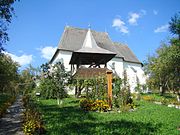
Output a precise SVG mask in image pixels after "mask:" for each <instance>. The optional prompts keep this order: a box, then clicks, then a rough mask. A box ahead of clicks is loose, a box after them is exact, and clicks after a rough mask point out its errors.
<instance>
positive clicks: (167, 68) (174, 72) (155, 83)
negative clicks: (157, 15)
mask: <svg viewBox="0 0 180 135" xmlns="http://www.w3.org/2000/svg"><path fill="white" fill-rule="evenodd" d="M179 62H180V40H176V39H173V40H172V41H171V42H170V44H163V45H162V46H161V47H160V48H159V49H157V51H156V55H155V56H151V57H149V58H148V62H147V63H146V64H145V67H146V68H145V70H146V73H147V74H148V75H149V80H148V84H149V87H150V88H151V89H158V88H159V86H160V85H161V86H162V88H163V91H162V94H163V93H164V92H165V91H166V90H172V91H174V92H178V90H179V89H180V83H179V76H180V63H179Z"/></svg>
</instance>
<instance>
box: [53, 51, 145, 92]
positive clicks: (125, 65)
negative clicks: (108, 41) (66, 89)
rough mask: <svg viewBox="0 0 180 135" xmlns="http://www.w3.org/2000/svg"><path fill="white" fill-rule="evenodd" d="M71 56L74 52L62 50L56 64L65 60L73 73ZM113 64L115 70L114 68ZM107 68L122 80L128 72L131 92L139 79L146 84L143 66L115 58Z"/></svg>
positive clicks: (65, 64) (66, 65)
mask: <svg viewBox="0 0 180 135" xmlns="http://www.w3.org/2000/svg"><path fill="white" fill-rule="evenodd" d="M71 56H72V52H69V51H62V50H60V51H59V54H58V56H57V57H56V59H55V60H54V62H56V61H58V60H61V59H63V63H64V66H65V68H66V71H71V65H70V64H69V62H70V59H71ZM113 63H114V69H113V68H112V65H113ZM86 67H88V66H86ZM101 67H102V66H101ZM75 68H76V67H75ZM107 68H108V69H110V70H112V71H113V72H114V73H115V72H116V74H117V75H118V76H119V77H120V78H124V75H123V73H124V70H126V72H127V78H128V82H129V85H130V89H131V92H134V88H135V87H136V86H137V77H138V78H139V83H140V84H145V83H146V77H145V75H144V71H143V70H142V66H141V64H137V63H130V62H125V61H123V59H122V58H113V59H112V60H110V61H109V62H108V63H107ZM132 68H133V69H135V70H136V71H137V72H134V71H133V69H132ZM136 76H137V77H136Z"/></svg>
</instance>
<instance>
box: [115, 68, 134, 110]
mask: <svg viewBox="0 0 180 135" xmlns="http://www.w3.org/2000/svg"><path fill="white" fill-rule="evenodd" d="M124 75H125V77H124V79H123V80H122V79H121V78H114V79H113V84H114V87H113V107H114V109H116V108H119V109H120V110H121V111H123V112H124V111H129V110H130V109H134V108H135V105H134V104H133V100H132V98H131V93H130V89H129V86H128V84H127V75H126V71H125V72H124Z"/></svg>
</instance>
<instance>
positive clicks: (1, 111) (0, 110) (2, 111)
mask: <svg viewBox="0 0 180 135" xmlns="http://www.w3.org/2000/svg"><path fill="white" fill-rule="evenodd" d="M15 99H16V98H15V97H14V96H13V97H11V98H9V99H8V100H7V101H6V102H5V103H4V104H2V106H1V107H0V118H1V117H2V116H3V115H4V114H5V113H6V110H7V108H8V107H9V106H10V105H11V104H12V103H13V102H14V101H15Z"/></svg>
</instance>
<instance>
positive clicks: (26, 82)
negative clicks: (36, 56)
mask: <svg viewBox="0 0 180 135" xmlns="http://www.w3.org/2000/svg"><path fill="white" fill-rule="evenodd" d="M38 74H39V71H38V68H37V69H36V68H34V67H32V66H31V65H29V67H27V68H26V69H24V70H22V71H21V73H20V81H19V87H20V89H21V92H22V93H23V94H24V95H26V94H29V93H32V91H33V89H34V88H35V87H36V84H35V79H36V78H38Z"/></svg>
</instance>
